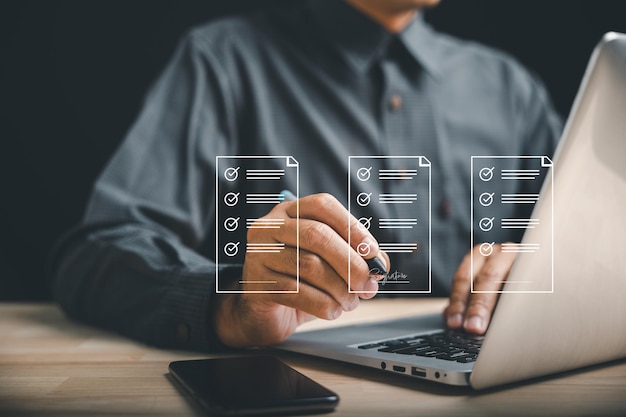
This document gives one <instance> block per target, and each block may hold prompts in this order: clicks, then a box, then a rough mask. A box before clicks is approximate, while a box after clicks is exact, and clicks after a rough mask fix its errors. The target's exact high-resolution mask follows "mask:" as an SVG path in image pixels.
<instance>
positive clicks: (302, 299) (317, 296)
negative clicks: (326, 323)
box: [266, 275, 345, 320]
mask: <svg viewBox="0 0 626 417" xmlns="http://www.w3.org/2000/svg"><path fill="white" fill-rule="evenodd" d="M277 280H279V281H282V280H288V281H292V282H294V283H295V281H294V280H293V278H291V277H288V276H285V275H282V276H277ZM299 288H300V291H299V292H298V293H297V294H281V293H271V294H267V295H266V297H269V298H270V299H271V300H272V301H273V302H275V303H277V304H282V305H284V306H287V307H292V308H294V309H296V310H299V311H303V312H305V313H307V314H310V315H312V316H315V317H319V318H321V319H326V320H334V319H336V318H338V317H339V316H340V315H341V313H343V311H344V309H343V307H342V306H341V304H339V303H338V302H337V301H336V300H335V299H334V298H333V297H331V296H330V295H329V294H327V293H326V292H324V291H321V290H319V289H318V288H315V287H313V286H311V285H309V284H308V283H306V282H304V281H301V282H300V286H299ZM344 290H345V288H344Z"/></svg>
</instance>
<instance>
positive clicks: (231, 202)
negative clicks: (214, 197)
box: [224, 193, 240, 207]
mask: <svg viewBox="0 0 626 417" xmlns="http://www.w3.org/2000/svg"><path fill="white" fill-rule="evenodd" d="M239 194H240V193H227V194H226V195H225V196H224V204H226V205H227V206H228V207H234V206H236V205H237V203H238V202H239Z"/></svg>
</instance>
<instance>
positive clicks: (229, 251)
mask: <svg viewBox="0 0 626 417" xmlns="http://www.w3.org/2000/svg"><path fill="white" fill-rule="evenodd" d="M239 243H241V242H228V243H227V244H226V245H224V253H225V254H226V256H235V255H237V252H239Z"/></svg>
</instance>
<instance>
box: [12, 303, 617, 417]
mask: <svg viewBox="0 0 626 417" xmlns="http://www.w3.org/2000/svg"><path fill="white" fill-rule="evenodd" d="M444 304H445V300H441V299H428V300H426V299H376V300H370V301H366V302H363V303H362V305H361V306H360V307H359V308H358V309H357V310H356V311H354V312H351V313H347V314H344V316H342V317H341V318H340V319H339V320H337V321H335V322H324V321H321V320H320V321H315V322H311V323H309V324H307V325H305V326H304V329H306V328H309V329H313V328H320V327H324V326H335V325H340V324H345V323H354V322H362V321H368V320H371V319H373V318H390V317H396V316H397V317H399V316H406V315H410V314H416V313H425V312H433V311H441V309H442V308H443V306H444ZM616 331H618V330H617V329H616ZM619 331H623V329H621V330H619ZM277 355H278V356H279V357H280V358H281V359H283V360H284V361H286V362H287V363H288V364H290V365H291V366H293V367H294V368H296V369H298V370H299V371H300V372H302V373H304V374H305V375H307V376H309V377H311V378H313V379H314V380H316V381H318V382H320V383H321V384H322V385H325V386H327V387H328V388H330V389H331V390H333V391H335V392H337V393H338V394H339V396H340V398H341V400H340V405H339V407H338V408H337V411H336V412H335V413H333V414H332V415H337V416H510V415H520V416H535V415H544V416H557V415H558V416H609V415H615V416H624V415H626V361H618V362H613V363H610V364H605V365H602V366H596V367H591V368H586V369H583V370H578V371H575V372H570V373H567V374H561V375H557V376H553V377H550V378H543V379H540V380H535V381H531V382H526V383H522V384H517V385H513V386H507V387H504V388H501V389H498V390H491V391H487V392H474V391H472V390H471V389H469V388H455V387H448V386H443V385H439V384H436V383H431V382H427V381H419V380H413V379H410V378H407V377H403V376H396V375H392V374H389V373H383V372H381V371H377V370H374V369H364V368H361V367H358V366H355V365H350V364H344V363H340V362H335V361H329V360H321V359H316V358H311V357H306V356H301V355H296V354H289V353H278V354H277ZM205 357H208V355H206V354H201V353H193V352H177V351H166V350H159V349H156V348H152V347H148V346H145V345H142V344H139V343H136V342H133V341H131V340H128V339H125V338H123V337H120V336H118V335H115V334H112V333H108V332H105V331H101V330H98V329H94V328H91V327H88V326H85V325H81V324H79V323H76V322H73V321H71V320H68V319H67V318H66V317H65V316H64V314H63V313H62V312H61V311H60V309H59V308H58V307H57V306H56V305H54V304H52V303H39V304H18V303H0V416H199V415H202V414H201V413H200V412H199V411H198V410H197V409H196V408H195V406H194V404H193V402H192V401H191V400H190V399H189V398H188V397H187V396H186V395H184V394H183V393H181V392H180V391H178V389H177V388H176V387H175V386H174V385H173V384H172V383H171V381H170V380H169V377H168V376H167V366H168V364H169V362H171V361H174V360H182V359H198V358H205Z"/></svg>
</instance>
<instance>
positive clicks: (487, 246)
mask: <svg viewBox="0 0 626 417" xmlns="http://www.w3.org/2000/svg"><path fill="white" fill-rule="evenodd" d="M494 243H496V242H491V243H488V242H485V243H483V244H482V245H480V249H479V251H480V254H481V255H482V256H491V254H492V253H493V245H494Z"/></svg>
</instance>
